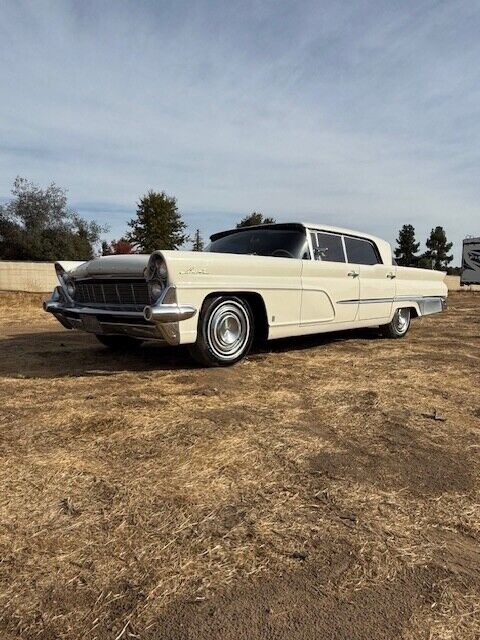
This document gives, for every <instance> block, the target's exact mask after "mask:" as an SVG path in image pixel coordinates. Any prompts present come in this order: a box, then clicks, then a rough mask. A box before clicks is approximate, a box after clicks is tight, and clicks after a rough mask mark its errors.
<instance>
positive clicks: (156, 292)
mask: <svg viewBox="0 0 480 640" xmlns="http://www.w3.org/2000/svg"><path fill="white" fill-rule="evenodd" d="M164 289H165V287H164V286H163V285H162V283H161V282H151V283H150V297H151V299H152V302H156V301H157V300H158V299H159V298H160V296H161V295H162V293H163V291H164Z"/></svg>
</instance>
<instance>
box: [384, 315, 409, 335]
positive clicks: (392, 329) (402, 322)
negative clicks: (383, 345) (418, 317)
mask: <svg viewBox="0 0 480 640" xmlns="http://www.w3.org/2000/svg"><path fill="white" fill-rule="evenodd" d="M410 321H411V313H410V309H397V310H396V311H395V313H394V314H393V318H392V320H391V322H389V323H388V324H385V325H383V326H382V327H380V332H381V334H382V335H383V336H384V337H385V338H392V339H395V338H403V336H404V335H406V333H407V331H408V330H409V328H410Z"/></svg>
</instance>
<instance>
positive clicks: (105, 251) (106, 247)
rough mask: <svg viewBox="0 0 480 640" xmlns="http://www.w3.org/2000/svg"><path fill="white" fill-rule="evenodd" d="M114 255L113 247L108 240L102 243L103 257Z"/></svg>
mask: <svg viewBox="0 0 480 640" xmlns="http://www.w3.org/2000/svg"><path fill="white" fill-rule="evenodd" d="M112 253H113V251H112V247H111V246H110V245H109V244H108V242H107V241H106V240H103V241H102V256H111V255H112Z"/></svg>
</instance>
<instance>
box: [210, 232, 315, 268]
mask: <svg viewBox="0 0 480 640" xmlns="http://www.w3.org/2000/svg"><path fill="white" fill-rule="evenodd" d="M205 251H211V252H213V253H241V254H250V255H254V256H272V257H275V258H297V259H298V260H301V259H306V258H308V257H309V254H308V245H307V239H306V234H305V233H302V231H300V230H297V229H268V228H266V229H246V230H244V231H238V232H234V233H231V234H229V235H226V236H222V237H220V238H217V239H216V240H213V241H212V242H211V243H210V244H209V245H208V246H207V247H206V249H205Z"/></svg>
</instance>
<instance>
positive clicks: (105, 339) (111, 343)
mask: <svg viewBox="0 0 480 640" xmlns="http://www.w3.org/2000/svg"><path fill="white" fill-rule="evenodd" d="M95 337H96V339H97V340H98V341H99V342H100V343H101V344H103V346H104V347H108V348H109V349H111V350H112V351H133V350H134V349H137V348H138V347H139V346H140V345H141V344H142V342H143V340H140V339H139V338H132V337H131V336H104V335H102V334H98V333H96V334H95Z"/></svg>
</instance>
